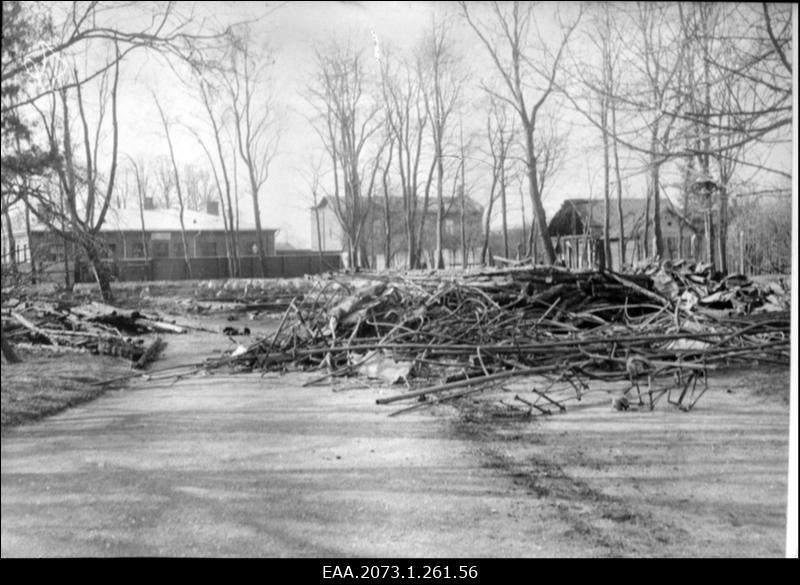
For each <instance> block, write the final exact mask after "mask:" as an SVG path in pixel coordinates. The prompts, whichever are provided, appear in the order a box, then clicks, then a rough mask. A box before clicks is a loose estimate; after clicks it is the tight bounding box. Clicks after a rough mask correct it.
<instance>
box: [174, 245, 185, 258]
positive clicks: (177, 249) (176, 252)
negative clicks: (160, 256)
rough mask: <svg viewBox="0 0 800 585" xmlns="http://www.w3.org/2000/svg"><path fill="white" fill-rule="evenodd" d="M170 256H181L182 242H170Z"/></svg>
mask: <svg viewBox="0 0 800 585" xmlns="http://www.w3.org/2000/svg"><path fill="white" fill-rule="evenodd" d="M172 256H173V257H174V258H183V242H175V243H174V244H172Z"/></svg>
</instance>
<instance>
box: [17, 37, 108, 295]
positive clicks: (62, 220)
mask: <svg viewBox="0 0 800 585" xmlns="http://www.w3.org/2000/svg"><path fill="white" fill-rule="evenodd" d="M118 53H119V50H117V54H116V57H115V58H114V59H113V66H112V67H111V71H112V72H113V76H112V75H109V74H107V71H108V69H106V71H105V72H104V73H103V74H102V75H101V76H100V77H99V80H98V110H97V120H96V126H95V128H94V132H92V131H91V130H90V123H89V117H88V115H87V112H86V108H85V98H84V90H85V87H84V85H85V84H82V83H76V84H75V85H74V86H73V87H74V96H73V92H72V91H71V90H70V89H67V88H62V89H59V91H58V94H57V95H58V99H56V98H55V95H54V94H51V98H52V99H51V103H50V108H49V112H45V111H44V110H43V109H42V108H41V107H39V106H37V111H38V113H39V115H40V118H41V120H42V122H43V124H42V127H43V128H44V130H45V133H46V135H47V140H48V144H49V147H50V149H51V151H52V152H61V156H60V157H59V158H58V159H57V162H56V163H55V172H56V177H57V189H58V191H59V193H60V197H59V200H57V199H56V198H55V197H53V194H52V192H50V191H47V190H36V191H33V192H30V193H29V194H30V195H31V198H30V199H29V200H28V201H27V204H28V206H29V209H30V210H31V212H32V213H33V214H34V215H35V216H36V217H37V218H38V219H39V220H40V221H42V222H43V223H45V224H46V225H47V226H48V227H49V228H50V229H51V230H52V231H53V232H54V233H56V234H58V235H59V237H61V238H63V239H64V240H65V241H69V242H72V243H73V244H74V245H75V246H76V247H78V248H79V249H80V250H81V251H82V252H83V254H84V255H85V257H86V259H87V260H88V262H89V266H90V267H91V269H92V271H93V273H94V275H95V278H96V280H97V283H98V285H99V287H100V292H101V295H102V297H103V299H104V300H105V301H106V302H112V301H113V298H114V295H113V292H112V290H111V275H110V273H109V271H108V269H107V267H106V266H105V265H104V263H103V260H102V243H101V242H100V240H99V238H98V235H99V232H100V228H101V227H102V225H103V222H104V221H105V217H106V213H107V212H108V208H109V205H110V203H111V201H112V195H113V193H114V184H115V178H116V172H117V154H118V144H119V126H118V119H117V93H118V86H119V54H118ZM73 77H74V78H75V79H76V81H77V80H79V77H80V76H79V73H78V70H77V68H75V69H73ZM71 97H74V100H75V104H76V105H77V109H78V121H79V125H80V129H79V130H78V131H77V132H76V134H77V136H80V138H81V142H82V150H83V156H82V158H79V155H78V154H77V153H76V151H75V145H74V144H73V132H74V129H73V128H72V109H71V105H70V98H71ZM59 106H60V116H59V115H58V112H59ZM109 107H110V110H111V111H110V130H111V154H110V157H109V158H108V160H107V172H106V173H102V172H101V171H100V166H101V158H102V157H100V155H99V149H100V142H101V134H102V132H101V130H102V128H104V127H105V126H104V122H105V121H106V120H107V115H108V113H109V112H108V108H109ZM80 148H81V147H80V146H79V147H78V149H80ZM62 149H63V150H62ZM79 166H80V174H79V169H78V167H79ZM62 198H63V199H62ZM61 201H63V204H62V203H61Z"/></svg>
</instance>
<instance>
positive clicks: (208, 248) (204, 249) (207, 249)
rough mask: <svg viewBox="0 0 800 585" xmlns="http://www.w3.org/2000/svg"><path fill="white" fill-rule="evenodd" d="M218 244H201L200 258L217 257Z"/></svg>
mask: <svg viewBox="0 0 800 585" xmlns="http://www.w3.org/2000/svg"><path fill="white" fill-rule="evenodd" d="M216 255H217V243H216V242H200V256H204V257H208V256H216Z"/></svg>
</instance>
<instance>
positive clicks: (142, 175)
mask: <svg viewBox="0 0 800 585" xmlns="http://www.w3.org/2000/svg"><path fill="white" fill-rule="evenodd" d="M128 160H129V161H130V163H131V167H133V176H134V179H135V181H136V195H137V201H138V204H139V221H140V223H141V228H142V230H141V236H142V254H143V256H144V259H145V260H149V259H150V251H149V250H148V246H147V226H146V225H145V221H144V198H145V197H146V196H147V193H148V186H149V179H150V177H149V173H148V169H147V167H146V164H145V163H144V161H139V162H136V161H135V160H134V159H133V158H131V157H128Z"/></svg>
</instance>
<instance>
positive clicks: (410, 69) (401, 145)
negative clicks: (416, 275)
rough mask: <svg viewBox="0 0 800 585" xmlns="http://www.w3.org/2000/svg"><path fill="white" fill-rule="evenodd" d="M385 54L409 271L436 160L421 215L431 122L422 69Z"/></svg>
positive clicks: (416, 260)
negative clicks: (422, 165)
mask: <svg viewBox="0 0 800 585" xmlns="http://www.w3.org/2000/svg"><path fill="white" fill-rule="evenodd" d="M393 61H394V60H393V59H392V58H391V56H390V55H388V54H385V55H384V56H383V61H382V63H381V66H382V70H381V86H382V93H383V101H384V107H385V112H386V123H387V126H388V129H389V132H390V136H391V139H392V140H393V141H394V145H395V147H396V149H397V170H398V174H399V175H400V189H401V194H402V198H403V216H404V224H405V232H406V233H405V236H406V250H407V263H408V267H409V268H418V267H419V266H420V260H421V259H420V251H421V245H422V242H421V240H422V238H423V235H424V226H425V223H424V220H425V216H426V214H427V210H428V190H429V187H430V183H431V179H432V177H433V170H434V168H435V163H436V158H435V157H434V158H433V163H434V164H431V166H430V171H429V173H428V180H427V181H426V187H425V188H424V193H425V198H424V201H423V206H422V211H421V213H420V210H419V207H418V204H419V194H420V163H421V161H422V157H423V149H422V146H423V141H424V138H425V128H426V126H427V125H428V122H429V121H430V118H429V116H428V110H427V109H426V107H425V98H424V94H423V89H422V82H421V77H420V74H419V73H420V72H419V68H418V66H416V65H412V64H409V63H407V62H406V63H402V62H400V61H399V60H398V61H397V62H396V63H395V62H393Z"/></svg>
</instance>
